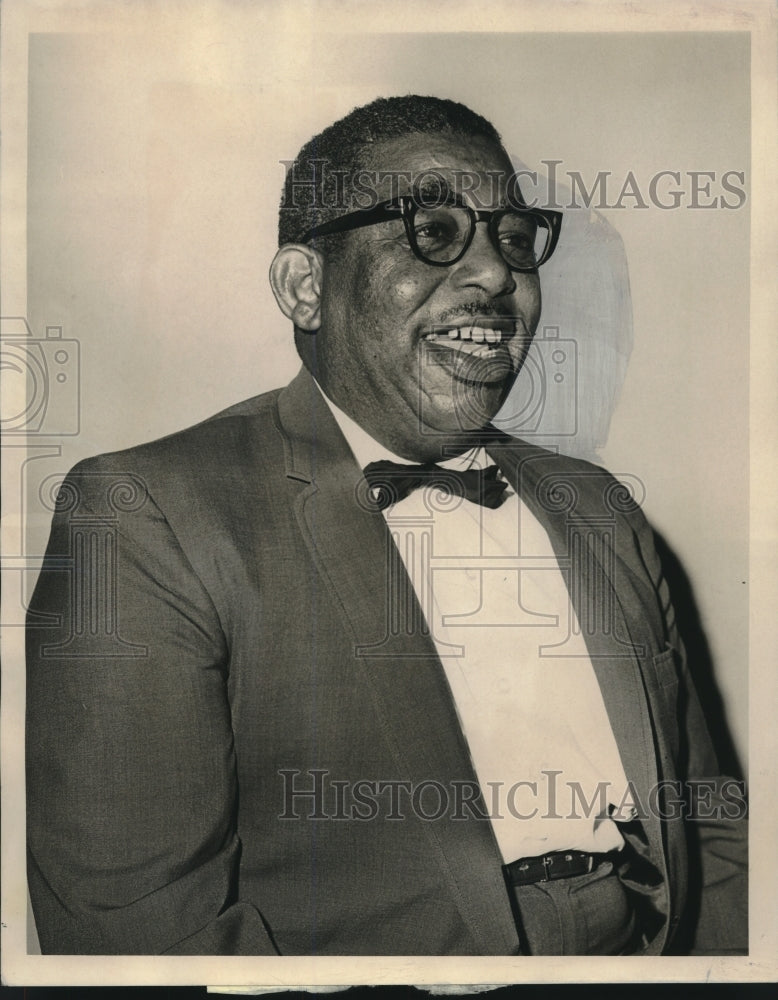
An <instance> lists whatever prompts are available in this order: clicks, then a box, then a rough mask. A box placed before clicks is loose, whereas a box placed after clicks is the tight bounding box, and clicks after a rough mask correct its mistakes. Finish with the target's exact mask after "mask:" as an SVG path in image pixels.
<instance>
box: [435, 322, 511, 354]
mask: <svg viewBox="0 0 778 1000" xmlns="http://www.w3.org/2000/svg"><path fill="white" fill-rule="evenodd" d="M515 335H516V322H515V321H514V320H499V321H494V320H491V321H490V320H487V321H486V322H475V323H470V324H467V325H465V324H462V325H460V326H447V327H435V328H434V329H432V330H430V331H429V332H427V333H424V334H422V340H423V341H424V342H425V343H427V344H430V345H434V346H435V349H436V350H438V349H440V350H450V351H453V352H456V353H457V354H468V355H470V356H471V357H475V358H486V357H489V355H490V354H492V353H494V352H495V351H497V349H498V348H499V347H500V346H501V345H504V344H507V343H508V342H509V341H510V340H511V339H512V338H513V337H514V336H515Z"/></svg>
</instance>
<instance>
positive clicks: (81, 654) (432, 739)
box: [27, 371, 745, 955]
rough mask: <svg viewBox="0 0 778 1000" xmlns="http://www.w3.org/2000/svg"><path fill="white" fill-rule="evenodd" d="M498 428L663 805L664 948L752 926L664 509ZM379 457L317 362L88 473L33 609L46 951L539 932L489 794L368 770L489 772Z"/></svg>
mask: <svg viewBox="0 0 778 1000" xmlns="http://www.w3.org/2000/svg"><path fill="white" fill-rule="evenodd" d="M489 451H490V453H491V455H492V457H493V459H494V460H495V461H496V462H497V463H498V464H499V466H500V468H501V469H502V470H503V472H504V474H505V475H506V477H507V478H508V479H509V480H510V482H511V483H512V484H513V486H514V488H515V489H517V491H518V492H519V494H520V495H521V497H522V498H523V500H524V502H525V503H526V504H528V506H529V507H530V509H531V510H532V511H533V513H534V514H535V515H536V516H537V517H538V518H539V519H540V520H541V522H542V523H543V524H544V526H545V527H546V529H547V530H548V532H549V534H550V537H551V539H552V542H553V545H554V548H555V551H556V553H557V556H558V559H559V563H560V567H561V569H562V571H563V573H564V574H565V576H566V580H567V583H568V587H569V589H570V594H571V599H572V601H573V605H574V607H575V609H576V611H577V614H578V618H579V621H580V623H581V628H582V630H583V632H584V635H585V638H586V642H587V646H588V649H589V652H590V656H591V660H592V663H593V665H594V668H595V671H596V674H597V678H598V680H599V683H600V686H601V689H602V693H603V697H604V700H605V705H606V708H607V711H608V715H609V718H610V722H611V725H612V728H613V731H614V735H615V737H616V741H617V744H618V747H619V750H620V752H621V756H622V760H623V764H624V769H625V772H626V775H627V778H628V779H629V781H630V782H631V783H632V788H633V791H634V793H635V796H636V800H637V802H638V805H639V809H640V810H641V815H640V817H639V819H638V820H637V821H635V822H634V823H631V824H629V825H627V826H625V827H623V828H622V829H623V831H624V832H625V836H626V839H627V841H628V842H629V845H630V847H631V848H632V854H633V857H634V859H635V860H634V861H633V863H632V864H631V865H630V867H629V869H626V868H625V869H624V870H623V871H622V873H621V875H622V878H623V879H624V882H625V885H627V886H628V888H629V889H630V891H632V892H634V894H635V899H636V901H637V903H638V905H639V906H640V909H641V912H642V913H643V915H644V924H645V927H646V951H647V952H648V953H650V954H659V953H660V952H662V951H666V950H668V949H670V948H672V947H673V946H672V943H671V942H672V940H673V938H674V936H675V937H676V940H678V933H677V932H678V930H679V923H681V922H682V921H683V919H684V917H685V916H686V917H687V918H688V919H687V920H686V923H687V931H686V933H687V936H689V937H690V938H693V939H694V941H693V946H694V947H696V949H697V950H700V951H703V952H707V953H720V952H726V951H729V950H734V949H739V948H743V947H744V944H743V934H742V933H741V932H742V931H743V928H744V927H745V909H744V907H745V902H744V895H743V893H742V887H743V872H744V848H745V835H744V829H743V823H742V821H741V820H740V819H739V813H740V812H741V811H742V810H740V809H739V808H738V806H739V803H738V802H737V801H736V798H737V796H736V794H735V793H733V790H732V786H731V785H727V784H726V783H725V781H724V779H722V778H721V777H720V776H719V774H718V768H717V764H716V761H715V758H714V755H713V752H712V749H711V744H710V740H709V737H708V734H707V731H706V728H705V722H704V720H703V717H702V714H701V712H700V708H699V704H698V701H697V698H696V696H695V694H694V690H693V688H692V686H691V684H690V680H689V676H688V672H687V669H686V664H685V661H684V653H683V647H682V645H681V642H680V639H679V638H678V635H677V632H676V629H675V625H674V621H673V616H672V609H671V606H670V601H669V598H668V594H667V587H666V585H665V583H664V581H663V579H662V576H661V570H660V566H659V562H658V558H657V555H656V552H655V549H654V545H653V541H652V535H651V531H650V529H649V527H648V525H647V523H646V521H645V519H644V517H643V516H642V514H641V513H640V511H639V509H638V508H637V507H636V506H635V505H634V503H632V502H631V501H630V499H629V497H628V496H626V494H625V491H624V490H623V488H622V487H620V486H619V484H618V483H616V481H615V480H614V479H613V478H612V477H611V476H609V475H608V474H607V473H606V472H604V471H603V470H601V469H598V468H596V467H594V466H592V465H589V464H587V463H584V462H580V461H576V460H572V459H568V458H561V457H558V456H555V455H552V454H550V453H549V452H546V451H544V450H542V449H540V448H536V447H532V446H529V445H527V444H524V443H521V442H517V441H515V440H512V439H509V438H507V437H504V438H502V439H500V440H498V441H497V442H496V443H493V444H492V445H490V446H489ZM360 481H361V471H360V470H359V468H358V467H357V465H356V463H355V461H354V459H353V457H352V455H351V452H350V450H349V449H348V447H347V445H346V443H345V441H344V439H343V437H342V435H341V433H340V431H339V429H338V427H337V425H336V423H335V421H334V420H333V418H332V416H331V414H330V412H329V410H328V408H327V406H326V405H325V403H324V401H323V400H322V399H321V397H320V395H319V393H318V390H317V389H316V387H315V385H314V383H313V381H312V379H311V378H310V376H309V375H308V374H307V373H306V372H305V371H303V372H302V373H301V374H300V375H299V376H298V377H297V378H296V379H295V380H294V381H293V382H292V383H291V384H290V385H289V386H288V387H287V388H286V389H284V390H280V391H275V392H271V393H268V394H266V395H263V396H259V397H257V398H255V399H252V400H248V401H246V402H244V403H241V404H238V405H237V406H234V407H232V408H231V409H229V410H227V411H225V412H224V413H221V414H219V415H218V416H217V417H215V418H212V419H210V420H208V421H206V422H204V423H202V424H200V425H198V426H196V427H194V428H190V429H188V430H185V431H183V432H181V433H178V434H174V435H172V436H170V437H168V438H165V439H163V440H160V441H157V442H154V443H151V444H148V445H144V446H141V447H139V448H135V449H132V450H129V451H125V452H119V453H116V454H113V455H107V456H102V457H100V458H97V459H91V460H88V461H86V462H83V463H81V464H79V465H78V466H77V467H76V468H75V469H74V470H73V471H72V473H71V474H70V476H69V477H68V478H67V480H66V481H65V483H64V485H63V487H62V489H61V490H60V495H59V498H58V502H57V503H58V510H57V513H56V514H55V518H54V523H53V528H52V534H51V540H50V544H49V548H48V553H47V558H46V563H45V566H44V569H43V572H42V574H41V577H40V580H39V582H38V586H37V588H36V591H35V594H34V597H33V600H32V605H31V609H30V615H29V648H28V694H27V704H28V723H27V731H28V742H27V767H28V778H27V781H28V840H29V880H30V891H31V897H32V901H33V907H34V912H35V917H36V922H37V926H38V931H39V936H40V940H41V946H42V950H43V951H44V952H55V953H81V952H86V953H97V954H116V953H122V954H130V953H136V954H155V953H166V952H167V953H175V954H243V955H248V954H277V953H280V954H494V955H498V954H516V953H518V951H519V941H518V937H517V931H516V926H515V924H514V920H513V916H512V913H511V906H510V902H509V898H508V894H507V892H506V888H505V884H504V882H503V877H502V873H501V857H500V854H499V851H498V848H497V845H496V841H495V839H494V835H493V833H492V830H491V827H490V824H489V822H488V821H487V820H484V819H483V818H478V817H477V816H475V815H472V814H468V815H467V817H466V818H464V819H461V820H459V821H452V820H451V819H450V818H449V817H448V814H447V816H445V817H443V818H441V819H438V820H435V819H426V820H425V819H424V818H423V816H421V815H418V814H417V811H415V810H413V809H409V808H407V804H406V807H405V808H403V807H402V806H400V807H399V811H400V812H401V814H402V815H403V818H402V819H399V820H398V819H397V818H396V815H394V814H393V812H392V809H391V808H386V807H385V803H386V798H384V799H381V798H380V796H379V795H377V794H376V795H374V796H373V798H372V801H373V803H374V805H375V803H376V802H379V801H380V802H381V803H382V807H381V808H379V809H375V808H374V805H373V806H371V805H370V800H371V797H370V794H369V791H370V789H371V788H373V791H375V790H376V788H377V786H375V785H373V786H371V785H370V784H369V783H370V782H376V781H383V782H393V781H394V782H398V781H402V782H408V783H410V787H412V788H417V787H418V786H419V785H421V784H423V783H429V782H437V783H438V785H439V786H442V787H443V788H444V789H451V788H452V787H453V785H455V784H456V783H457V782H459V783H462V782H472V783H474V782H475V781H476V778H475V774H474V771H473V768H472V764H471V761H470V757H469V754H468V748H467V744H466V742H465V739H464V737H463V734H462V731H461V728H460V726H459V724H458V721H457V715H456V710H455V706H454V704H453V701H452V697H451V694H450V691H449V688H448V685H447V682H446V678H445V674H444V671H443V668H442V665H441V663H440V660H439V658H438V656H437V653H436V651H435V646H434V643H433V642H432V639H431V638H430V636H429V634H428V633H427V632H426V630H425V629H424V628H423V627H420V626H419V623H420V621H421V623H422V626H423V616H421V614H420V612H419V608H418V605H417V604H416V603H415V601H411V602H409V603H406V602H397V601H393V600H392V588H391V587H388V586H387V566H389V565H392V566H393V567H394V568H393V572H394V573H395V574H403V573H404V570H403V569H402V565H401V563H399V560H396V559H395V560H394V561H392V554H393V543H392V541H391V537H390V534H389V531H388V529H387V525H386V523H385V521H384V519H383V517H382V515H381V514H380V513H376V512H372V511H370V510H368V509H366V506H365V505H364V504H361V503H360V502H359V489H360V485H359V484H360ZM398 603H399V604H400V605H401V606H398ZM679 778H684V779H685V778H699V779H708V780H709V786H705V788H707V791H706V792H705V796H707V797H705V796H704V801H705V802H706V803H707V804H708V805H709V807H710V808H709V809H708V810H707V813H708V818H704V817H702V818H700V819H698V820H696V821H695V822H694V823H689V822H685V821H684V819H683V817H682V816H681V815H680V809H679V807H678V804H677V799H678V794H677V791H678V790H677V787H676V786H673V785H672V784H668V783H671V782H673V781H675V780H676V779H679ZM360 781H361V782H363V784H362V785H361V786H358V785H357V783H358V782H360ZM337 782H341V783H342V784H341V785H337V784H336V783H337ZM364 782H367V783H368V784H364ZM662 783H664V784H662ZM358 787H359V789H361V792H359V793H358V792H357V791H355V790H356V789H357V788H358ZM428 787H435V786H428ZM344 789H345V790H347V791H344ZM312 790H318V793H319V797H318V798H314V796H312V795H308V796H306V795H305V792H307V791H312ZM339 794H340V795H341V799H338V798H337V796H338V795H339ZM347 794H348V795H349V796H352V797H351V798H349V799H348V800H347V799H346V798H343V796H344V795H347ZM359 794H361V797H362V798H361V801H362V804H361V805H359V801H357V803H356V809H355V799H354V797H356V799H357V800H358V799H359ZM674 801H675V803H676V804H675V806H674V805H673V803H674ZM424 811H425V812H427V813H429V811H430V807H429V805H425V806H424ZM374 812H375V813H376V815H371V813H374ZM396 812H397V809H395V813H396ZM344 816H347V817H349V818H343V817H344ZM352 817H353V818H352ZM359 817H364V818H359ZM662 817H665V818H662ZM690 838H691V839H690ZM690 844H691V846H692V853H691V856H690V855H689V845H690ZM690 857H691V862H690ZM690 886H691V889H690ZM690 892H691V895H690ZM733 907H734V909H733ZM684 947H686V945H684Z"/></svg>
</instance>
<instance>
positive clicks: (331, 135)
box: [278, 94, 502, 246]
mask: <svg viewBox="0 0 778 1000" xmlns="http://www.w3.org/2000/svg"><path fill="white" fill-rule="evenodd" d="M413 133H421V134H436V133H444V134H449V135H460V136H463V137H473V136H480V137H482V138H484V139H487V140H488V141H489V142H492V143H494V144H495V145H496V146H497V147H499V148H500V149H502V139H501V138H500V135H499V133H498V132H497V130H496V129H495V127H494V126H493V125H492V124H491V123H490V122H488V121H487V120H486V119H485V118H482V117H481V115H479V114H476V112H475V111H471V110H470V108H468V107H465V105H464V104H459V103H457V102H456V101H449V100H445V99H443V98H440V97H419V96H416V95H413V94H409V95H408V96H406V97H379V98H378V99H377V100H375V101H372V102H371V103H370V104H365V105H363V106H362V107H359V108H354V110H353V111H350V112H349V114H347V115H346V116H345V118H341V119H340V120H339V121H337V122H335V123H334V124H332V125H330V126H328V127H327V128H325V129H324V131H323V132H320V133H319V134H318V135H316V136H314V137H313V139H311V140H310V141H309V142H307V143H306V144H305V145H304V146H303V148H302V149H301V150H300V152H299V153H298V155H297V158H296V159H295V161H294V162H293V163H292V164H291V165H290V166H289V168H288V170H287V173H286V182H285V184H284V191H283V195H282V198H281V207H280V209H279V213H278V245H279V246H283V245H284V244H285V243H296V242H299V241H300V239H301V238H302V236H303V235H304V234H305V233H307V232H308V231H309V230H310V229H313V228H314V226H318V225H321V224H322V223H324V222H329V220H330V219H333V218H335V217H336V216H338V215H342V214H343V212H344V210H346V211H347V210H348V209H347V208H346V209H344V207H343V205H342V204H339V201H340V202H342V201H343V200H344V194H345V197H346V198H348V194H349V187H348V182H347V181H346V182H345V190H344V178H347V177H348V175H350V174H353V173H355V172H357V171H358V170H360V169H361V168H363V167H365V166H366V165H367V154H368V152H369V149H370V147H371V146H373V145H374V144H376V143H378V142H383V141H385V140H388V139H397V138H400V137H402V136H406V135H411V134H413Z"/></svg>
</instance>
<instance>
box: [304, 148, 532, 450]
mask: <svg viewBox="0 0 778 1000" xmlns="http://www.w3.org/2000/svg"><path fill="white" fill-rule="evenodd" d="M370 167H371V169H373V170H385V171H394V172H399V171H402V172H403V173H404V175H406V176H407V175H408V174H412V175H413V176H414V177H416V176H418V175H420V174H421V173H422V172H423V171H425V170H431V169H434V170H436V171H438V172H439V173H440V174H442V175H443V176H444V177H445V178H446V179H447V180H448V182H449V185H450V187H451V189H452V190H455V191H457V190H461V189H462V187H463V184H462V181H461V177H462V176H464V172H468V176H469V177H471V178H472V175H473V174H478V176H479V180H480V185H479V186H478V187H477V200H475V199H474V197H473V196H472V195H468V194H464V196H463V198H464V201H465V202H466V203H470V204H471V205H472V207H475V208H485V209H497V208H500V207H504V206H505V205H506V182H507V180H508V178H509V177H510V174H511V165H510V163H509V161H508V160H507V158H506V157H505V154H504V153H503V152H502V151H501V150H500V149H499V148H498V147H495V146H494V145H492V144H491V143H489V142H488V141H486V140H483V139H479V138H471V139H462V138H460V137H455V136H446V135H411V136H408V137H404V138H402V139H396V140H392V141H388V142H385V143H382V144H380V145H378V146H377V147H376V149H375V151H374V153H373V155H372V160H371V164H370ZM457 172H459V173H458V175H457ZM457 176H458V177H459V178H460V180H459V181H457ZM395 183H396V182H395ZM468 184H469V185H470V186H471V187H472V186H475V185H474V182H473V180H472V179H471V180H470V181H469V182H468ZM399 190H400V193H409V191H410V185H409V184H408V183H407V182H401V183H400V189H399ZM394 193H395V192H393V191H392V188H391V182H390V181H389V180H387V181H386V187H385V190H380V189H379V198H380V200H385V199H386V198H389V197H391V196H392V195H393V194H394ZM324 257H325V263H324V272H323V278H322V298H321V308H322V315H321V328H320V330H319V332H318V333H317V334H316V355H317V372H318V378H319V381H320V383H321V385H322V387H323V388H324V390H325V391H326V392H327V394H328V395H329V396H330V397H331V398H332V399H333V401H334V402H335V403H336V404H337V405H338V406H340V407H341V409H343V410H345V411H346V412H347V413H349V415H350V416H352V417H353V418H354V419H355V420H356V421H357V422H358V423H359V424H360V425H361V426H362V427H364V428H365V430H367V431H368V432H369V433H370V434H372V436H373V437H375V438H376V439H377V440H379V441H381V442H382V443H383V444H384V445H386V446H387V447H389V448H390V449H391V450H393V451H395V452H396V453H398V454H400V455H403V456H404V457H407V458H415V459H420V458H431V457H436V456H437V455H438V453H439V451H440V447H441V445H443V444H452V443H454V442H456V440H457V438H458V437H459V436H461V433H462V432H463V431H468V430H474V429H478V428H480V427H482V426H484V425H485V424H486V423H487V422H488V421H489V420H491V419H492V417H494V415H495V414H496V413H497V411H498V410H499V408H500V406H501V405H502V403H503V401H504V400H505V397H506V395H507V393H508V392H509V390H510V388H511V386H512V385H513V382H514V380H515V378H516V375H517V374H518V372H519V369H520V367H521V364H522V362H523V360H524V356H525V354H526V351H527V349H528V347H529V344H530V341H531V338H532V335H533V334H534V332H535V328H536V327H537V323H538V319H539V317H540V284H539V281H538V276H537V273H536V272H535V273H520V272H514V271H511V270H510V269H509V268H508V266H507V264H506V263H505V262H504V260H503V258H502V256H501V255H500V252H499V250H498V249H497V247H496V246H495V245H494V243H493V242H492V239H491V237H490V236H489V233H488V229H487V225H486V224H485V223H478V224H477V225H476V227H475V235H474V237H473V241H472V243H471V245H470V247H469V248H468V250H467V252H466V254H465V255H464V257H463V258H462V259H461V260H459V261H458V262H457V263H455V264H452V265H451V266H449V267H435V266H432V265H430V264H427V263H425V262H423V261H421V260H419V259H418V258H417V257H416V256H415V255H414V253H413V251H412V250H411V248H410V246H409V245H408V240H407V237H406V233H405V229H404V226H403V223H402V221H401V220H400V219H398V220H397V221H390V222H386V223H381V224H379V225H374V226H368V227H365V228H363V229H358V230H355V231H353V232H350V233H348V234H347V235H346V237H345V240H344V250H343V253H342V254H338V255H337V256H336V257H335V258H333V259H331V260H329V261H328V260H327V255H326V253H325V255H324Z"/></svg>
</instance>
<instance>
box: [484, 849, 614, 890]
mask: <svg viewBox="0 0 778 1000" xmlns="http://www.w3.org/2000/svg"><path fill="white" fill-rule="evenodd" d="M617 854H619V852H618V851H611V852H610V853H609V854H587V853H586V852H585V851H552V853H551V854H540V855H538V857H536V858H519V860H518V861H511V863H510V864H509V865H504V866H503V870H504V872H505V875H506V878H507V880H508V882H509V883H510V884H511V885H532V884H533V883H534V882H553V881H554V880H555V879H558V878H572V877H573V876H574V875H586V874H588V873H589V872H593V871H594V869H595V868H597V867H599V865H601V864H602V863H603V862H604V861H613V860H615V858H616V855H617Z"/></svg>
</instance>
